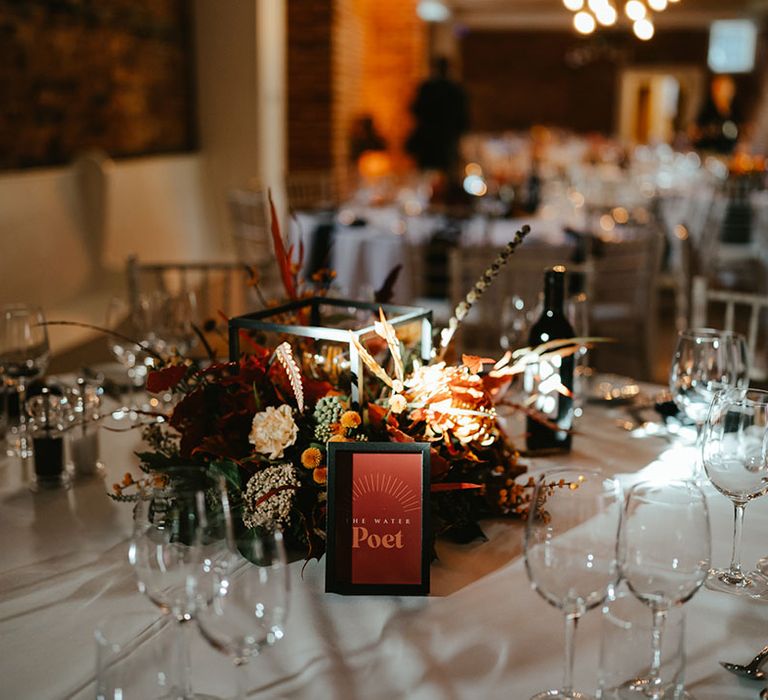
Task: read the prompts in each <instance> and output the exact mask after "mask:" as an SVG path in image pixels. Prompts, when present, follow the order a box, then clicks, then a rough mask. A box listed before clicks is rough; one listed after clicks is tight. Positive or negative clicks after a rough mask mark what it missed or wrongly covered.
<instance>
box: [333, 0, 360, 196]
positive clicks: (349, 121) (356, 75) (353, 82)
mask: <svg viewBox="0 0 768 700" xmlns="http://www.w3.org/2000/svg"><path fill="white" fill-rule="evenodd" d="M367 1H368V0H336V2H335V12H334V18H333V34H332V36H333V47H332V50H333V64H332V65H333V104H332V117H333V135H332V144H331V152H332V161H333V164H334V170H335V173H336V177H337V179H338V180H339V181H340V182H341V183H343V185H344V186H347V187H348V186H349V180H350V177H351V157H350V141H349V134H350V130H351V128H352V125H353V123H354V121H355V118H356V117H358V116H359V114H360V112H361V105H362V95H363V81H364V71H363V61H364V58H365V50H366V43H365V42H366V5H367ZM344 189H346V187H344Z"/></svg>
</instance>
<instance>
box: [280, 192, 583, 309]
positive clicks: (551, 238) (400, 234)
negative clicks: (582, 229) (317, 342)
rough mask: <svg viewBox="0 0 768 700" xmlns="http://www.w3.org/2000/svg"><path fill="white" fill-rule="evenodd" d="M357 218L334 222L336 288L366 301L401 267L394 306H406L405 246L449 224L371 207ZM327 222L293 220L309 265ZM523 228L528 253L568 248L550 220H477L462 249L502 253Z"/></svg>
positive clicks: (301, 215) (465, 229)
mask: <svg viewBox="0 0 768 700" xmlns="http://www.w3.org/2000/svg"><path fill="white" fill-rule="evenodd" d="M357 215H358V216H359V217H360V218H361V220H363V221H365V225H362V226H347V225H344V224H343V223H342V221H344V220H346V218H349V217H353V216H354V213H353V210H351V209H350V210H345V209H342V210H341V212H340V213H339V216H338V218H337V219H336V220H335V226H334V232H333V236H332V245H331V250H330V259H329V261H328V262H329V265H330V267H331V269H332V270H334V271H335V272H336V280H335V282H334V286H335V287H336V288H337V289H338V291H339V293H340V294H341V295H342V296H344V297H348V298H353V299H361V300H368V299H371V298H372V297H373V293H374V292H375V291H376V290H378V289H379V288H380V287H381V286H382V285H383V284H384V281H385V280H386V278H387V275H388V274H389V273H390V272H391V271H392V269H393V268H394V267H395V266H396V265H402V266H403V268H402V271H401V273H400V277H399V279H398V282H397V285H396V286H395V290H394V292H395V297H394V301H395V302H397V303H408V300H409V299H412V298H413V294H412V289H413V286H414V285H413V284H412V282H411V279H410V270H409V268H408V259H407V258H408V256H407V251H406V246H407V245H422V244H425V243H426V242H427V241H428V240H429V239H430V237H431V236H432V234H433V233H435V232H437V231H440V230H441V229H442V228H445V222H444V221H443V220H442V218H441V217H439V216H434V215H431V214H429V215H428V214H423V215H419V216H405V215H403V214H401V213H400V211H399V209H397V208H396V207H375V208H374V207H367V208H364V209H360V210H357ZM324 217H325V218H324ZM327 217H328V215H327V214H320V215H318V214H315V213H309V212H297V213H296V214H295V216H294V218H293V219H292V221H291V227H290V242H291V243H293V244H294V245H295V246H296V248H297V249H298V247H299V243H301V244H303V246H304V251H305V253H304V259H305V261H308V260H309V256H310V254H311V253H310V251H311V250H312V246H313V243H314V239H315V232H316V230H317V226H318V225H319V224H320V223H321V222H322V221H325V220H326V219H327ZM345 217H346V218H345ZM525 224H528V225H530V227H531V229H532V232H533V234H532V235H531V236H529V237H528V238H527V239H526V241H525V244H524V245H525V246H527V247H534V246H559V245H567V244H568V243H569V239H568V237H567V236H566V235H565V233H564V232H563V225H564V224H563V222H562V221H560V220H559V219H556V218H546V217H535V218H534V217H530V218H527V219H500V220H490V219H484V218H482V217H475V218H473V219H471V220H469V221H466V222H464V223H463V225H462V235H461V240H460V242H459V243H460V245H465V246H473V245H479V244H490V245H494V246H497V247H499V248H502V247H503V246H505V245H506V244H507V243H508V242H509V241H511V240H512V239H513V238H514V235H515V232H516V231H518V230H519V229H520V228H522V226H523V225H525ZM489 263H490V260H489Z"/></svg>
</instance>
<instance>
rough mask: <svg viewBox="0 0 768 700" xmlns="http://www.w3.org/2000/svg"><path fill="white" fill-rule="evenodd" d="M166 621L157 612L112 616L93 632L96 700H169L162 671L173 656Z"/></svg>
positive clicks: (165, 675) (165, 673) (168, 685)
mask: <svg viewBox="0 0 768 700" xmlns="http://www.w3.org/2000/svg"><path fill="white" fill-rule="evenodd" d="M167 627H168V625H167V620H165V619H163V618H162V616H161V617H159V618H158V615H157V612H156V611H153V610H150V611H146V612H144V611H141V612H137V611H135V610H133V611H131V612H121V613H117V614H111V615H110V616H109V617H107V618H105V619H104V620H102V621H101V622H99V624H98V626H97V627H96V629H95V630H94V638H95V641H96V700H149V699H150V698H160V699H162V698H165V699H166V700H172V698H173V695H172V692H173V688H172V686H171V683H170V679H169V677H168V673H167V669H166V667H165V663H166V660H167V659H168V658H169V657H170V656H172V654H173V649H172V646H173V645H172V639H171V636H172V635H170V634H168V632H169V631H170V630H168V629H167Z"/></svg>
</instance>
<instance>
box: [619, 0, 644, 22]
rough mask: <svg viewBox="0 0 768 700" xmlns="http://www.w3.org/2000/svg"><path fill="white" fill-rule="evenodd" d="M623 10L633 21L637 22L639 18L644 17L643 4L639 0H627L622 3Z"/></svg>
mask: <svg viewBox="0 0 768 700" xmlns="http://www.w3.org/2000/svg"><path fill="white" fill-rule="evenodd" d="M624 12H625V13H626V15H627V17H629V19H631V20H632V21H633V22H637V21H638V20H639V19H643V18H644V17H645V5H643V3H642V2H640V0H629V2H628V3H627V4H626V5H624Z"/></svg>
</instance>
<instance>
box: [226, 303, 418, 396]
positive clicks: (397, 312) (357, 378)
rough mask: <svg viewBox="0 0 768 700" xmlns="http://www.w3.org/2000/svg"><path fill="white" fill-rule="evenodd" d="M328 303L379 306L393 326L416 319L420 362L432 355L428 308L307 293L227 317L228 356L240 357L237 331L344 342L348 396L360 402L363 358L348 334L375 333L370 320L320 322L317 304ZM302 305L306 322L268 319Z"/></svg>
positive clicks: (234, 359)
mask: <svg viewBox="0 0 768 700" xmlns="http://www.w3.org/2000/svg"><path fill="white" fill-rule="evenodd" d="M322 306H332V307H336V308H340V309H341V308H353V309H360V310H364V311H370V312H372V313H374V314H375V313H376V312H378V310H379V309H381V310H382V311H383V312H384V313H385V315H386V316H387V321H388V322H389V323H390V324H392V326H394V327H395V328H398V327H399V326H405V325H408V324H411V323H414V322H416V321H420V322H421V341H420V354H421V359H422V361H423V362H425V363H427V362H429V361H430V359H431V355H432V311H431V310H429V309H425V308H422V307H419V306H401V305H399V304H377V303H374V302H364V301H353V300H351V299H336V298H330V297H309V298H307V299H300V300H297V301H292V302H289V303H287V304H282V305H281V306H275V307H274V308H270V309H265V310H264V311H256V312H254V313H250V314H244V315H242V316H235V317H234V318H231V319H230V320H229V359H230V361H232V362H237V361H238V360H239V358H240V331H241V330H255V331H269V332H273V333H282V334H284V335H295V336H299V337H302V338H311V339H312V340H328V341H331V342H336V343H341V344H345V345H346V346H347V347H348V348H349V362H350V368H351V372H352V383H351V397H350V398H351V400H352V403H353V404H356V405H360V400H361V397H362V396H363V370H364V366H363V361H362V359H361V357H360V354H359V353H358V351H357V348H356V347H355V345H354V343H353V342H352V339H351V336H350V334H352V335H353V336H354V337H355V338H357V340H358V341H359V342H360V343H362V342H363V340H364V339H365V338H367V337H369V336H372V335H375V333H376V331H375V329H374V326H373V324H371V325H369V326H365V327H364V328H359V329H357V330H351V329H342V328H333V327H331V326H323V325H322V320H321V314H320V307H322ZM302 309H306V310H308V311H309V325H308V326H300V325H294V324H285V323H278V322H276V321H274V320H272V319H274V317H276V316H280V315H282V314H285V313H291V312H294V313H295V312H298V311H301V310H302Z"/></svg>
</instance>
